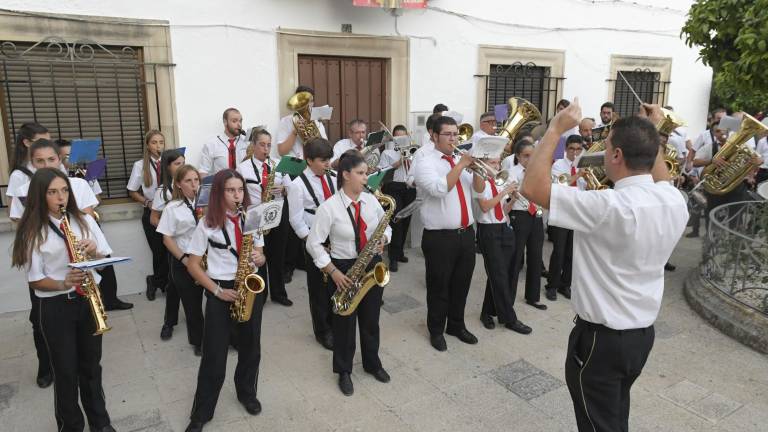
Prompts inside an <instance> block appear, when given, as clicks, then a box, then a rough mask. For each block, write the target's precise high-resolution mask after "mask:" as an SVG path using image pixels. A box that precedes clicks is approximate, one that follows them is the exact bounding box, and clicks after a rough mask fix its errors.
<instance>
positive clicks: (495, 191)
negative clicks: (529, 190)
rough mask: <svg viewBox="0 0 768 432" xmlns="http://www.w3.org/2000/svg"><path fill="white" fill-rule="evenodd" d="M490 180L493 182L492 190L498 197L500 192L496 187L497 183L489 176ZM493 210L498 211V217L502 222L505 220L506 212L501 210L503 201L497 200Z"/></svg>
mask: <svg viewBox="0 0 768 432" xmlns="http://www.w3.org/2000/svg"><path fill="white" fill-rule="evenodd" d="M488 180H489V182H490V183H491V192H493V196H494V197H496V195H498V194H499V190H498V189H496V183H494V182H493V179H491V178H489V179H488ZM493 212H494V213H496V219H497V220H498V221H499V222H501V221H502V220H504V212H503V211H502V210H501V202H497V203H496V205H495V206H494V207H493Z"/></svg>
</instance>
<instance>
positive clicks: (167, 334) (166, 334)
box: [160, 324, 173, 340]
mask: <svg viewBox="0 0 768 432" xmlns="http://www.w3.org/2000/svg"><path fill="white" fill-rule="evenodd" d="M171 337H173V326H172V325H168V324H163V328H162V329H161V330H160V339H162V340H168V339H170V338H171Z"/></svg>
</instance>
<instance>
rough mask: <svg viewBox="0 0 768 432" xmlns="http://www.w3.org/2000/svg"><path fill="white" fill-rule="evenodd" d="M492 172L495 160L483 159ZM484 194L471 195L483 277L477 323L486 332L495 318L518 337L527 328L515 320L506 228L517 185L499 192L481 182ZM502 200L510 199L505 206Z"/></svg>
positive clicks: (511, 247)
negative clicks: (480, 305)
mask: <svg viewBox="0 0 768 432" xmlns="http://www.w3.org/2000/svg"><path fill="white" fill-rule="evenodd" d="M484 160H485V162H486V163H487V164H488V165H490V166H491V167H492V168H494V169H496V170H499V169H500V166H501V163H500V161H499V159H498V158H496V159H484ZM485 183H486V184H485V190H483V192H480V193H477V192H475V193H474V194H473V195H474V196H475V198H476V199H477V203H478V206H479V207H480V211H481V213H480V214H478V215H477V239H478V245H479V247H480V252H481V253H482V254H483V263H484V265H485V273H486V275H487V276H488V279H487V280H486V283H485V298H484V299H483V308H482V311H481V312H480V321H481V322H482V323H483V326H484V327H485V328H487V329H489V330H490V329H493V328H494V327H496V324H495V323H494V322H493V317H494V316H498V317H499V324H503V325H504V327H506V328H508V329H510V330H512V331H515V332H517V333H520V334H529V333H530V332H531V328H530V327H528V326H527V325H525V324H523V323H522V321H520V320H518V319H517V314H515V309H514V305H515V297H516V296H517V283H516V282H517V281H513V279H512V275H513V274H514V270H515V233H514V231H512V227H511V226H510V225H509V215H508V213H509V212H510V210H512V203H513V201H514V200H515V199H516V197H515V193H516V192H517V183H514V182H508V183H507V184H506V185H505V186H504V188H503V189H500V188H499V187H498V186H496V183H494V181H493V179H487V180H486V181H485ZM506 197H511V198H512V199H511V200H509V201H508V202H507V201H506V200H505V198H506Z"/></svg>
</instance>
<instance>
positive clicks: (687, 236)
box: [685, 231, 699, 238]
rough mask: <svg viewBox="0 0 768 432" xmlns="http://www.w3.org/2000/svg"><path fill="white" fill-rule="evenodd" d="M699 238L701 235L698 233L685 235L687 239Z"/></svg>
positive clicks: (692, 232) (693, 232)
mask: <svg viewBox="0 0 768 432" xmlns="http://www.w3.org/2000/svg"><path fill="white" fill-rule="evenodd" d="M698 236H699V233H697V232H696V231H691V232H689V233H688V234H686V235H685V238H697V237H698Z"/></svg>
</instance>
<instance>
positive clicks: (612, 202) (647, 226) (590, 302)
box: [549, 174, 688, 330]
mask: <svg viewBox="0 0 768 432" xmlns="http://www.w3.org/2000/svg"><path fill="white" fill-rule="evenodd" d="M549 218H550V220H551V222H552V224H553V225H557V226H560V227H563V228H567V229H572V230H573V231H574V235H573V281H572V283H571V288H572V293H573V294H572V295H573V297H572V298H571V302H572V303H573V308H574V310H575V311H576V313H577V314H579V316H580V317H581V318H583V319H585V320H587V321H590V322H593V323H597V324H603V325H605V326H607V327H610V328H612V329H615V330H625V329H634V328H644V327H648V326H650V325H651V324H653V322H654V321H655V320H656V317H657V315H658V313H659V308H660V306H661V297H662V294H663V292H664V264H665V263H666V262H667V260H669V257H670V255H671V254H672V251H673V250H674V248H675V245H676V244H677V241H678V240H679V239H680V236H681V235H682V233H683V231H684V230H685V225H686V223H687V222H688V209H687V207H686V203H685V200H684V199H683V197H682V195H681V194H680V192H679V191H678V190H677V189H675V188H674V187H673V186H671V185H670V184H669V183H668V182H659V183H654V182H653V177H651V176H650V175H648V174H646V175H636V176H631V177H626V178H623V179H621V180H619V181H617V182H616V185H615V186H614V189H606V190H602V191H579V190H577V189H574V188H571V187H567V186H561V185H552V195H551V198H550V208H549Z"/></svg>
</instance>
